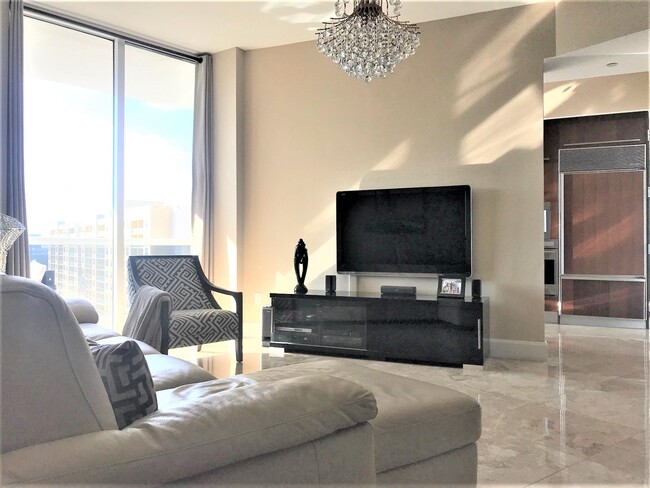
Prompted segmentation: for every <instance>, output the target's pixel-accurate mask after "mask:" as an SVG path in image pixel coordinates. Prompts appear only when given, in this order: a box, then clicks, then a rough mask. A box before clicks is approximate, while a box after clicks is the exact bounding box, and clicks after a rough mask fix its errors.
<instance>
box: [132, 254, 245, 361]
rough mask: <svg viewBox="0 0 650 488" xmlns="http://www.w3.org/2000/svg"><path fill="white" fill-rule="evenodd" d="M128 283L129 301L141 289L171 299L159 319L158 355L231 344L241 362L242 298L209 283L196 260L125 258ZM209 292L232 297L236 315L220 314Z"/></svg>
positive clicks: (176, 257) (155, 257)
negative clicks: (146, 287)
mask: <svg viewBox="0 0 650 488" xmlns="http://www.w3.org/2000/svg"><path fill="white" fill-rule="evenodd" d="M128 281H129V298H130V300H131V301H132V300H133V297H134V295H135V293H136V292H137V290H138V288H139V287H141V286H144V285H149V286H152V287H154V288H158V289H160V290H163V291H165V292H167V293H168V294H169V295H171V302H172V306H171V308H172V309H171V311H170V313H169V314H163V317H162V324H161V327H162V329H163V334H162V336H163V345H162V348H161V351H160V352H162V353H163V354H166V353H167V351H168V350H169V349H173V348H175V347H185V346H196V345H198V346H201V344H209V343H211V342H219V341H228V340H234V341H235V351H236V353H235V355H236V359H237V362H238V363H239V362H241V361H242V357H243V354H242V315H243V314H242V312H243V303H242V302H243V295H242V293H241V292H236V291H231V290H226V289H224V288H219V287H217V286H215V285H213V284H212V283H210V281H208V278H207V277H206V276H205V273H204V272H203V269H202V268H201V263H200V262H199V258H198V256H185V255H181V256H179V255H173V256H129V259H128ZM213 292H217V293H221V294H224V295H229V296H231V297H233V298H234V301H235V305H236V312H231V311H229V310H223V309H222V308H221V307H220V306H219V304H218V303H217V301H216V300H215V299H214V296H213V294H212V293H213Z"/></svg>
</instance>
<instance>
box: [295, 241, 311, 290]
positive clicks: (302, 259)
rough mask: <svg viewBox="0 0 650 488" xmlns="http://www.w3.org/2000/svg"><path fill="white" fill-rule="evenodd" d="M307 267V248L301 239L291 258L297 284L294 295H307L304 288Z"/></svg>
mask: <svg viewBox="0 0 650 488" xmlns="http://www.w3.org/2000/svg"><path fill="white" fill-rule="evenodd" d="M301 264H302V272H301V271H300V265H301ZM308 265H309V254H308V253H307V246H306V245H305V242H304V241H303V240H302V239H299V240H298V245H297V246H296V253H295V254H294V256H293V270H294V271H295V272H296V279H297V280H298V284H297V285H296V287H295V288H294V289H293V292H294V293H300V294H302V295H304V294H305V293H307V291H308V290H307V287H306V286H305V276H307V266H308Z"/></svg>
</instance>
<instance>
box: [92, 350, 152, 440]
mask: <svg viewBox="0 0 650 488" xmlns="http://www.w3.org/2000/svg"><path fill="white" fill-rule="evenodd" d="M89 346H90V352H91V353H92V355H93V358H94V359H95V363H96V364H97V369H98V370H99V375H100V376H101V378H102V382H103V383H104V388H106V393H108V398H109V400H110V402H111V405H112V407H113V412H114V413H115V420H116V421H117V426H118V427H119V428H120V429H123V428H124V427H126V426H127V425H130V424H132V423H133V422H135V421H136V420H138V419H140V418H142V417H145V416H147V415H149V414H150V413H153V412H155V411H156V410H157V409H158V401H157V398H156V392H155V390H154V386H153V380H152V378H151V373H150V372H149V366H148V365H147V361H146V360H145V357H144V354H142V351H141V350H140V347H138V345H137V344H136V343H135V341H124V342H118V343H115V344H98V343H96V342H92V341H90V342H89Z"/></svg>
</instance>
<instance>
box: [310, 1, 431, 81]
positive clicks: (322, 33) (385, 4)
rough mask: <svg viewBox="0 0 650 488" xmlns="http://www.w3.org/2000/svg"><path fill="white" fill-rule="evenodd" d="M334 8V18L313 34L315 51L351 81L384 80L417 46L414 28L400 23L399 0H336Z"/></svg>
mask: <svg viewBox="0 0 650 488" xmlns="http://www.w3.org/2000/svg"><path fill="white" fill-rule="evenodd" d="M348 4H352V13H351V14H350V15H348V14H347V13H346V11H347V7H348ZM334 7H335V15H336V17H335V18H333V19H331V21H330V22H324V24H323V27H322V28H321V29H319V30H318V31H317V32H316V35H317V36H318V41H317V46H318V50H319V51H320V52H321V53H323V54H324V55H325V56H327V57H328V58H330V59H331V60H332V61H334V63H336V64H337V65H338V66H339V68H341V69H342V70H343V71H345V72H346V73H347V74H348V75H350V76H352V77H353V78H361V79H363V80H365V81H367V82H370V81H372V80H373V78H379V77H381V78H385V77H386V75H387V74H388V73H392V72H393V70H394V69H395V66H396V65H397V63H399V62H400V61H403V60H404V59H406V58H408V57H409V56H410V55H411V54H413V53H414V52H415V49H416V48H417V47H418V46H419V45H420V28H419V27H418V26H417V24H409V23H408V22H403V21H400V20H399V13H400V10H401V9H402V0H336V2H335V4H334ZM391 7H392V10H393V15H390V13H389V11H390V9H391Z"/></svg>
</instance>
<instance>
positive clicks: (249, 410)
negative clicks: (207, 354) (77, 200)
mask: <svg viewBox="0 0 650 488" xmlns="http://www.w3.org/2000/svg"><path fill="white" fill-rule="evenodd" d="M0 300H1V301H0V306H1V318H2V393H3V394H2V459H1V463H2V484H3V486H4V485H10V484H14V483H15V484H20V483H28V484H39V485H53V484H63V483H73V484H78V485H87V484H97V483H99V484H109V485H116V484H133V485H161V484H172V485H173V484H176V485H183V486H184V485H189V484H201V485H215V486H216V485H248V486H250V485H260V486H261V485H273V484H294V485H304V486H312V485H316V484H326V485H337V486H349V485H354V484H361V485H373V484H375V483H386V484H400V485H405V484H421V485H428V486H431V485H454V486H459V485H464V484H467V485H474V484H475V483H476V470H477V451H476V441H477V440H478V438H479V436H480V431H481V412H480V406H479V405H478V403H477V402H476V401H475V400H474V399H472V398H471V397H469V396H467V395H464V394H461V393H458V392H455V391H452V390H449V389H446V388H442V387H439V386H435V385H431V384H428V383H423V382H420V381H416V380H412V379H409V378H404V377H401V376H396V375H391V374H387V373H383V372H379V371H376V370H373V369H371V368H368V367H366V366H363V364H362V363H361V362H360V361H352V360H345V359H324V360H319V361H313V362H309V363H304V364H297V365H292V366H284V367H278V368H272V369H269V370H264V371H260V372H257V373H252V374H247V375H238V376H233V377H229V378H222V379H215V378H214V377H213V376H212V375H211V374H210V373H208V372H207V371H204V370H202V369H201V368H199V367H197V366H195V365H192V364H190V363H187V362H185V361H183V360H180V359H178V358H174V357H172V356H166V355H162V354H160V353H158V351H156V350H155V349H153V348H152V347H150V346H148V345H147V344H144V343H139V345H140V348H141V349H142V351H143V353H144V354H145V358H146V363H147V364H148V367H149V370H150V372H151V377H152V379H153V385H154V387H155V390H156V394H155V396H156V398H157V403H158V409H157V411H155V412H153V413H151V414H149V415H146V416H145V417H143V418H140V419H139V420H136V421H135V422H134V423H132V424H131V425H128V426H127V427H125V428H123V429H122V430H120V429H118V428H117V426H116V422H115V418H114V416H113V410H112V407H111V404H110V402H109V400H108V398H107V394H106V391H105V390H104V389H103V388H102V382H101V379H100V377H99V374H98V373H97V371H96V369H97V368H96V365H95V362H94V361H93V358H92V356H91V354H90V352H89V349H88V346H87V344H86V340H85V339H92V340H94V341H97V342H98V343H100V344H109V343H119V342H121V341H124V340H126V338H124V337H122V336H119V335H117V334H115V333H114V332H112V331H110V330H108V329H105V328H103V327H101V326H99V325H97V314H96V312H95V310H94V309H93V307H92V306H91V305H90V304H88V303H87V302H85V301H83V300H77V301H70V302H68V303H67V304H66V303H65V302H64V301H63V300H62V299H61V298H60V297H59V296H58V295H57V294H56V293H55V292H53V291H52V290H50V289H49V288H47V287H45V286H43V285H40V284H38V283H36V282H33V281H30V280H26V279H22V278H16V277H10V276H0ZM84 336H85V337H84Z"/></svg>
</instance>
